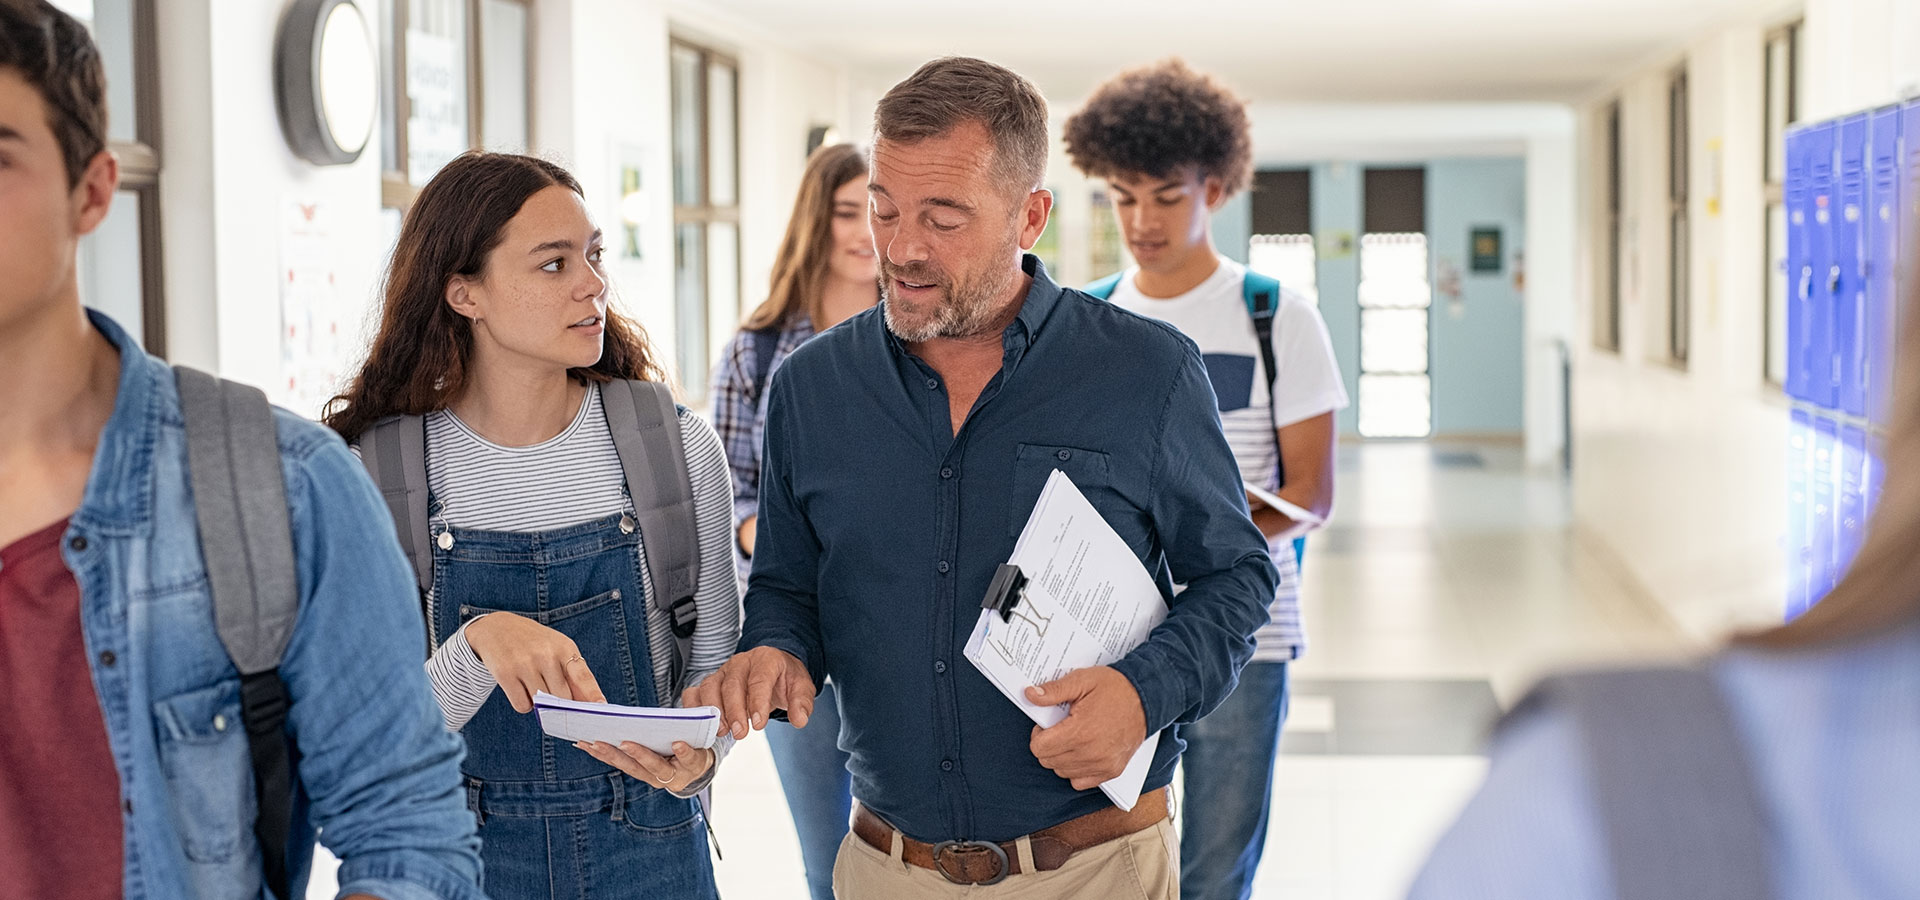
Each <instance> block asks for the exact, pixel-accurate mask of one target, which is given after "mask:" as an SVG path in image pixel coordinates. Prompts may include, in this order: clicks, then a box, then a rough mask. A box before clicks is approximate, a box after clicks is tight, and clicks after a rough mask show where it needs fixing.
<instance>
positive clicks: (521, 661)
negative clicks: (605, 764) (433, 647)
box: [467, 612, 607, 713]
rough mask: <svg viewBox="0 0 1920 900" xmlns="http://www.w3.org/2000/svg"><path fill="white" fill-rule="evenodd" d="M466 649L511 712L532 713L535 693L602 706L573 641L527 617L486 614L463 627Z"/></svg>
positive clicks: (603, 697)
mask: <svg viewBox="0 0 1920 900" xmlns="http://www.w3.org/2000/svg"><path fill="white" fill-rule="evenodd" d="M467 645H468V646H470V647H472V648H473V654H474V655H475V656H478V657H480V661H481V662H482V663H485V664H486V666H487V670H488V671H490V672H492V673H493V678H494V680H495V681H498V682H500V690H502V691H504V692H505V693H506V695H507V702H508V703H511V704H513V711H514V712H520V713H524V712H531V711H533V695H534V694H535V693H536V692H539V691H546V692H547V693H549V694H552V695H554V696H555V697H559V698H561V699H563V700H588V701H592V702H594V703H605V702H607V697H606V695H605V694H602V693H601V692H600V684H599V683H598V682H596V681H594V678H593V671H592V670H591V669H589V668H587V661H586V660H584V659H581V658H580V648H579V647H578V646H577V645H575V644H574V642H573V639H572V638H570V637H567V636H566V635H564V634H561V633H560V632H558V631H555V630H553V629H551V628H548V627H547V626H545V625H542V624H540V623H539V622H535V621H534V620H532V619H529V618H527V617H526V616H517V615H514V614H513V613H509V612H496V613H487V614H486V615H484V616H481V617H480V618H478V619H475V620H473V622H472V623H471V624H469V625H467Z"/></svg>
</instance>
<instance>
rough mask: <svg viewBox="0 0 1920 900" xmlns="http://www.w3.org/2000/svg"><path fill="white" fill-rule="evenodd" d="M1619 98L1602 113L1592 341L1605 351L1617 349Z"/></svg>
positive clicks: (1620, 142) (1618, 295)
mask: <svg viewBox="0 0 1920 900" xmlns="http://www.w3.org/2000/svg"><path fill="white" fill-rule="evenodd" d="M1620 118H1621V117H1620V98H1618V97H1616V98H1614V99H1613V101H1612V102H1610V103H1608V104H1607V109H1606V114H1605V120H1606V124H1605V131H1606V149H1605V151H1604V155H1605V158H1606V166H1607V176H1606V178H1607V181H1606V204H1605V208H1606V219H1607V221H1606V241H1607V266H1606V279H1607V287H1606V290H1605V291H1604V292H1603V293H1602V298H1601V299H1602V303H1603V304H1604V305H1603V308H1602V310H1601V313H1602V314H1601V315H1599V316H1596V317H1595V322H1594V326H1595V327H1594V339H1593V345H1594V347H1595V348H1596V349H1599V350H1604V351H1607V352H1609V353H1619V352H1620V307H1621V296H1620V295H1621V290H1620V287H1621V285H1620V262H1621V260H1620V254H1621V251H1622V249H1623V248H1622V246H1621V244H1622V243H1623V242H1622V240H1621V233H1620V228H1621V221H1620V207H1621V199H1622V197H1621V189H1622V186H1623V185H1622V178H1621V150H1622V138H1621V132H1622V123H1621V121H1620Z"/></svg>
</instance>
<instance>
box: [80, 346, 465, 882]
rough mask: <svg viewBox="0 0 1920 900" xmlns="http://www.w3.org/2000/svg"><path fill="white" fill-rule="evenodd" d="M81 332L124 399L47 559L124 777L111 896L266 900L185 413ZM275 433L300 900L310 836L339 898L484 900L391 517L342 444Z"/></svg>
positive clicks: (154, 382)
mask: <svg viewBox="0 0 1920 900" xmlns="http://www.w3.org/2000/svg"><path fill="white" fill-rule="evenodd" d="M88 315H89V316H91V318H92V320H93V324H94V327H95V328H98V329H99V330H100V332H101V333H102V334H103V335H105V336H106V338H107V340H108V341H110V342H112V343H113V345H114V346H115V347H117V348H118V349H119V350H120V385H119V394H118V397H117V399H116V400H115V401H114V407H113V416H112V418H111V419H109V420H108V421H107V426H106V429H105V430H104V431H103V432H102V433H101V435H100V443H99V447H98V448H97V449H96V451H95V453H94V460H93V471H92V473H91V474H90V475H89V476H88V478H87V488H86V495H85V497H84V499H83V500H82V501H81V504H80V508H79V510H77V511H76V512H75V513H74V514H73V517H72V519H71V522H70V523H69V526H68V528H67V531H66V534H65V535H64V537H63V543H62V546H61V552H62V555H63V556H64V557H65V559H66V563H67V567H68V568H69V569H70V570H72V572H73V574H74V577H75V579H76V580H77V581H78V582H79V585H80V596H81V625H82V629H83V631H84V633H85V635H86V643H87V655H88V657H89V663H90V667H91V668H92V671H93V687H94V689H95V691H96V692H97V694H98V697H99V703H100V708H101V711H102V712H103V713H104V715H105V718H106V723H107V736H108V740H109V742H110V743H111V744H112V746H113V758H114V763H115V766H116V768H117V769H118V770H119V777H120V797H121V810H122V818H123V820H124V822H123V824H124V829H125V831H124V837H125V854H126V855H125V884H126V887H125V890H126V894H125V896H126V897H127V898H128V900H145V898H154V900H171V898H176V897H197V898H203V900H213V898H232V900H243V898H244V900H254V898H260V897H263V896H266V895H267V891H266V890H265V889H264V888H263V886H262V879H261V874H260V852H259V847H258V846H257V844H256V843H255V839H254V836H253V821H254V808H255V804H254V798H253V770H252V768H251V765H250V763H249V756H248V750H247V737H246V730H245V728H244V727H242V726H241V723H240V677H239V673H238V672H237V671H236V670H235V669H234V667H233V663H232V662H231V661H230V660H229V659H228V657H227V653H226V650H225V648H224V647H223V646H222V645H221V643H220V637H219V635H218V634H217V633H216V632H215V630H214V623H213V605H212V604H213V601H212V596H211V594H210V593H209V592H208V586H207V573H206V566H205V564H204V563H203V561H202V557H201V547H200V538H199V532H198V526H197V523H196V520H195V518H194V508H193V498H192V495H191V492H190V488H189V486H188V483H187V451H186V435H185V431H184V428H183V425H182V420H181V415H180V396H179V393H178V391H177V390H176V389H175V386H174V380H173V373H172V371H171V370H170V369H169V368H168V367H167V366H166V364H165V363H162V362H161V361H160V360H158V359H155V358H154V357H152V356H149V355H147V354H146V353H145V352H144V351H142V350H141V349H140V348H139V347H138V346H137V345H135V344H134V343H133V342H132V340H131V339H130V338H128V336H127V333H126V332H125V331H123V330H121V328H120V327H119V326H118V325H116V324H114V322H113V321H112V320H110V319H108V318H107V317H106V316H103V315H101V314H99V313H98V312H94V311H91V310H89V311H88ZM274 416H275V424H276V425H277V427H278V431H279V441H280V451H281V474H282V476H283V477H284V478H285V480H286V489H287V504H288V507H289V509H290V512H291V518H292V530H293V542H294V553H295V557H296V559H297V567H298V569H299V573H298V574H299V584H300V614H299V620H298V624H297V626H296V628H295V631H294V634H293V637H292V640H291V641H290V642H289V643H288V646H287V648H286V654H285V657H284V659H283V661H282V663H281V666H280V676H281V678H282V679H284V680H285V682H286V686H287V692H288V697H289V700H290V707H289V709H288V731H289V733H290V734H291V735H292V736H293V737H294V739H295V741H296V746H297V747H298V754H299V755H298V757H297V761H296V762H295V775H296V782H297V784H298V787H299V796H298V797H297V798H296V800H295V804H294V823H293V829H292V844H293V847H294V849H293V851H292V853H291V854H290V859H289V864H290V866H291V867H292V869H293V872H294V880H293V884H294V893H295V895H296V896H300V895H302V894H304V891H305V885H306V881H307V870H308V868H309V866H310V865H311V862H312V858H311V857H312V849H311V848H312V846H313V839H314V837H315V835H316V833H317V832H318V833H319V834H320V838H321V840H322V841H323V842H324V843H325V844H326V845H327V847H328V849H330V850H332V851H333V853H334V854H335V855H336V856H338V857H340V859H341V860H342V865H341V867H340V873H339V880H340V887H341V894H342V895H346V894H353V893H365V894H371V895H374V896H377V897H382V898H385V900H415V898H421V900H425V898H463V900H464V898H482V897H483V895H482V894H481V892H480V886H479V885H480V861H479V854H478V851H479V840H478V839H477V838H476V837H475V835H474V820H473V816H472V815H471V814H470V813H468V812H467V808H466V799H465V797H464V795H463V794H462V793H461V788H460V771H459V765H460V757H461V752H462V748H461V745H460V740H459V738H458V737H457V736H455V735H452V734H449V733H447V731H446V729H445V728H444V727H443V726H442V725H441V723H440V711H439V708H438V707H437V706H436V704H435V703H434V700H433V695H432V693H431V692H430V691H429V690H428V687H427V680H426V673H425V672H423V671H422V669H421V666H420V654H421V648H422V647H424V646H426V638H425V635H424V633H423V632H422V627H423V626H422V624H421V620H420V610H419V605H418V592H417V590H416V589H415V587H414V583H413V574H412V571H411V570H410V569H409V568H408V567H407V564H406V562H405V560H403V559H402V558H401V554H400V549H399V546H398V544H397V543H396V542H395V540H394V536H393V530H392V525H391V522H392V520H391V519H390V518H389V517H388V515H387V510H386V506H385V504H384V503H383V502H382V500H381V499H380V496H379V494H378V493H376V492H375V490H374V487H373V485H372V484H371V483H370V482H369V481H368V480H367V475H366V471H365V470H364V469H362V468H361V466H360V463H359V462H358V461H357V460H355V459H354V458H353V455H352V454H350V453H348V452H347V448H346V445H345V444H343V443H342V442H341V441H340V439H339V438H338V437H337V436H335V435H334V434H333V433H332V432H330V431H328V430H326V429H325V428H323V427H321V426H319V425H316V424H314V423H312V422H309V421H306V420H304V419H301V418H299V417H298V416H295V415H293V414H291V413H288V412H286V411H284V410H275V413H274ZM230 550H231V548H216V552H222V551H230ZM77 687H79V686H76V688H77Z"/></svg>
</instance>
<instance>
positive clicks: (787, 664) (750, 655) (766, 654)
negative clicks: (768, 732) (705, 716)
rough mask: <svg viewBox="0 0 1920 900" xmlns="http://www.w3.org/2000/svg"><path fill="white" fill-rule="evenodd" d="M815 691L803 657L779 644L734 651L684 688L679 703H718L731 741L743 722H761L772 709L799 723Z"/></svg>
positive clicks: (755, 725)
mask: <svg viewBox="0 0 1920 900" xmlns="http://www.w3.org/2000/svg"><path fill="white" fill-rule="evenodd" d="M815 693H816V691H815V690H814V687H813V676H812V675H809V674H807V664H806V663H803V662H801V661H800V660H798V659H796V658H794V655H793V654H791V653H788V652H787V651H785V650H776V649H774V648H772V647H755V648H753V649H752V650H748V651H747V652H745V653H736V654H734V655H733V658H732V659H729V660H727V663H726V665H723V666H721V667H720V670H719V671H717V672H715V673H713V674H712V675H709V676H707V678H706V680H705V681H702V682H700V683H699V684H696V685H694V686H693V687H690V688H687V691H686V693H685V694H683V695H682V696H681V700H680V705H681V706H717V707H720V721H722V722H724V723H726V725H727V729H728V730H729V731H731V732H732V733H733V739H734V740H736V741H737V740H742V739H744V738H745V737H746V736H747V733H748V730H749V728H751V729H752V730H754V731H758V730H760V729H762V728H765V727H767V717H768V716H770V715H772V714H773V711H774V710H776V709H784V710H786V711H787V721H788V722H791V723H793V727H795V728H805V727H806V726H807V719H808V718H809V717H810V716H812V715H813V697H814V694H815Z"/></svg>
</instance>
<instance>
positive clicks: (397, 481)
mask: <svg viewBox="0 0 1920 900" xmlns="http://www.w3.org/2000/svg"><path fill="white" fill-rule="evenodd" d="M359 444H360V462H361V464H362V465H365V466H366V467H367V474H368V475H371V476H373V483H374V486H375V487H378V488H379V489H380V496H381V498H382V499H385V500H386V501H387V512H388V513H390V514H392V516H393V527H394V531H395V532H396V533H397V534H398V535H399V538H400V549H401V551H402V552H404V553H405V554H406V557H407V561H408V562H411V563H413V575H414V579H415V580H416V581H418V582H419V584H420V591H421V594H422V597H424V596H425V593H426V592H427V591H429V590H432V589H433V543H432V540H431V538H432V535H431V534H430V533H429V528H428V524H427V515H428V509H427V425H426V419H425V418H424V417H422V416H388V417H386V418H384V419H381V420H380V421H378V422H375V423H373V425H372V426H371V427H369V428H368V429H367V430H366V431H365V432H362V433H361V435H360V437H359ZM427 632H428V639H429V640H431V639H432V632H433V623H431V622H429V623H427Z"/></svg>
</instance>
